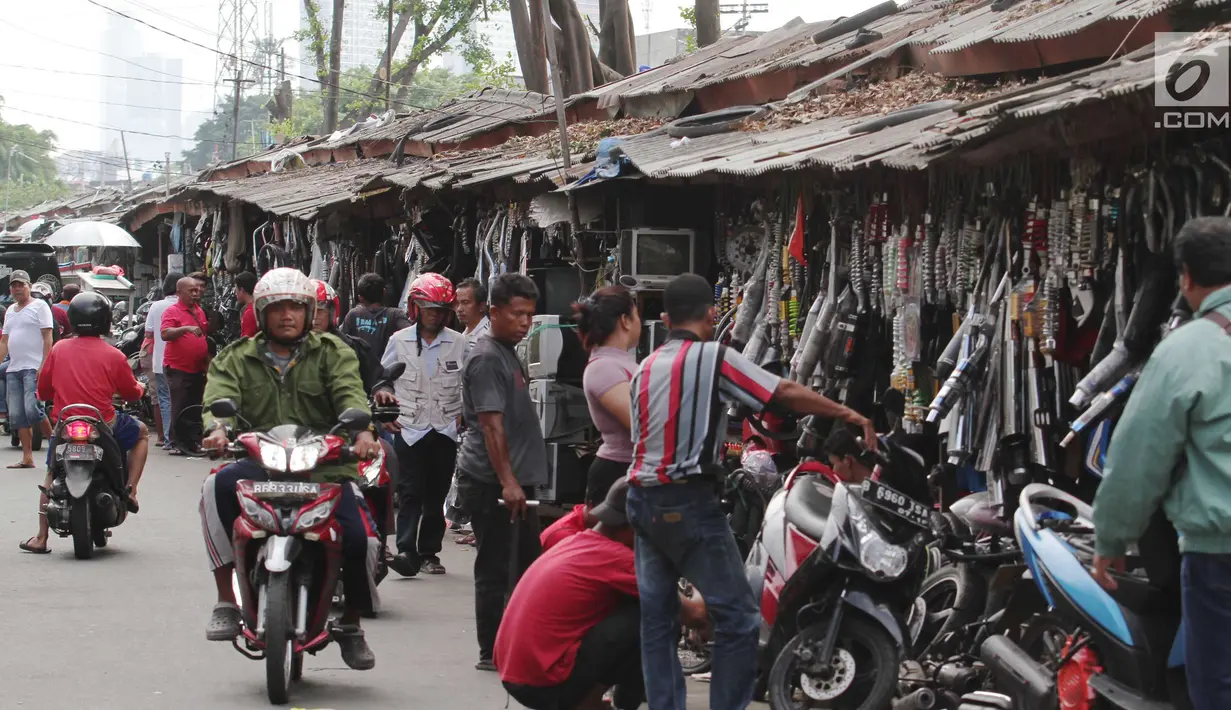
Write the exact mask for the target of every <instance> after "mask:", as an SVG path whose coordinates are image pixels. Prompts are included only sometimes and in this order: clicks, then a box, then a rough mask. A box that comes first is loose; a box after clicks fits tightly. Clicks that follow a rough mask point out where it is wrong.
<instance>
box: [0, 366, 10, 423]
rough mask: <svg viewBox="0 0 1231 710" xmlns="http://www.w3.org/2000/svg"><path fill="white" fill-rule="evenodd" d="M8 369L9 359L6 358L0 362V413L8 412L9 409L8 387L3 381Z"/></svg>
mask: <svg viewBox="0 0 1231 710" xmlns="http://www.w3.org/2000/svg"><path fill="white" fill-rule="evenodd" d="M8 371H9V361H8V360H7V359H6V360H5V361H4V362H3V363H0V414H8V411H9V388H8V383H7V382H5V380H6V379H8V378H6V377H5V374H6V373H7V372H8Z"/></svg>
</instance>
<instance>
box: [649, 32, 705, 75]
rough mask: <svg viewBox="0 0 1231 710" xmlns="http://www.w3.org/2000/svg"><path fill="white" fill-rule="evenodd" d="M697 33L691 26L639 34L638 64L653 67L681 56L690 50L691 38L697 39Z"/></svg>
mask: <svg viewBox="0 0 1231 710" xmlns="http://www.w3.org/2000/svg"><path fill="white" fill-rule="evenodd" d="M696 34H697V33H696V31H695V30H693V29H691V28H689V29H675V30H665V31H663V32H651V33H649V34H643V35H637V47H636V50H637V66H638V67H651V68H652V67H656V66H659V65H661V64H664V63H666V61H667V60H668V59H674V58H675V57H678V56H680V55H681V54H683V53H684V52H687V51H688V46H689V40H690V39H693V40H694V41H695V38H696Z"/></svg>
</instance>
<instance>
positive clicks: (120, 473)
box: [40, 404, 128, 560]
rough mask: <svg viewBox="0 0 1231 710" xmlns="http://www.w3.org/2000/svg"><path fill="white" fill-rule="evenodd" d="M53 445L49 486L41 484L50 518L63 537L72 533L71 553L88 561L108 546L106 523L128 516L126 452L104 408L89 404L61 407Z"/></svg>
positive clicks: (48, 518) (109, 525)
mask: <svg viewBox="0 0 1231 710" xmlns="http://www.w3.org/2000/svg"><path fill="white" fill-rule="evenodd" d="M73 412H76V414H73ZM52 445H53V446H54V450H53V451H52V454H51V471H52V480H51V488H50V489H43V492H44V493H45V494H47V498H48V500H47V523H48V525H50V526H51V529H52V530H54V531H55V532H56V534H57V535H59V536H60V537H68V536H70V535H71V536H72V538H73V555H74V556H76V557H77V559H79V560H87V559H89V558H90V557H92V556H93V555H94V548H95V547H105V546H106V545H107V538H108V537H110V535H111V532H110V531H109V530H108V528H113V527H116V526H118V525H120V524H121V523H123V522H124V519H125V518H127V517H128V492H127V485H126V481H127V471H126V467H125V465H124V464H125V461H124V454H123V452H122V450H121V449H120V446H119V444H118V443H117V442H116V441H115V438H114V437H113V436H112V434H111V429H110V428H109V427H108V426H107V424H106V423H105V422H104V421H103V418H102V413H101V412H99V411H98V409H96V408H94V407H92V406H90V405H88V404H70V405H68V406H66V407H64V408H63V409H61V410H60V420H59V421H58V422H57V423H56V428H55V431H54V434H53V438H52ZM40 488H42V486H40Z"/></svg>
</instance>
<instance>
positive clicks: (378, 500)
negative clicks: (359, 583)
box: [337, 362, 406, 603]
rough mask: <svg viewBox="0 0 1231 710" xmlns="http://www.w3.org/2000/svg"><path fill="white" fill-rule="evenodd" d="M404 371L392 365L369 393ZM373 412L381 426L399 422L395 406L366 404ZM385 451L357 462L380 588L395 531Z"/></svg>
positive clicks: (403, 365) (389, 467)
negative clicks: (372, 530) (372, 532)
mask: <svg viewBox="0 0 1231 710" xmlns="http://www.w3.org/2000/svg"><path fill="white" fill-rule="evenodd" d="M405 371H406V363H404V362H399V363H395V364H394V365H393V366H392V367H386V368H385V369H384V371H383V372H381V379H380V381H379V382H377V383H375V384H373V385H372V392H373V393H375V392H376V390H377V389H379V388H382V387H386V386H388V385H390V384H392V383H393V382H394V381H396V380H397V379H398V378H399V377H401V376H402V373H403V372H405ZM369 405H370V406H371V408H372V418H373V419H375V420H376V421H377V422H380V423H387V422H396V421H397V419H398V414H399V410H398V406H397V405H390V406H387V407H381V406H378V405H377V404H376V401H375V399H374V398H373V399H372V400H370V401H369ZM385 449H386V447H385V446H382V447H381V452H380V454H379V455H378V456H377V457H376V458H374V459H371V460H369V461H360V462H359V480H358V484H359V490H360V491H362V492H363V498H364V500H365V501H367V504H368V510H369V511H371V513H372V519H373V520H374V521H376V528H377V530H376V536H377V537H378V538H379V539H380V555H379V556H378V557H377V560H378V562H377V566H376V583H377V584H380V583H381V581H383V580H384V578H385V577H386V576H388V574H389V564H388V549H389V544H388V540H389V536H390V535H392V534H393V531H394V524H395V523H394V520H395V518H396V506H394V504H393V488H394V486H393V474H394V471H393V470H392V469H393V466H392V465H391V462H390V461H389V460H388V457H387V456H386V451H385ZM337 597H338V598H337V601H338V602H339V603H341V600H342V591H341V585H339V586H338V594H337Z"/></svg>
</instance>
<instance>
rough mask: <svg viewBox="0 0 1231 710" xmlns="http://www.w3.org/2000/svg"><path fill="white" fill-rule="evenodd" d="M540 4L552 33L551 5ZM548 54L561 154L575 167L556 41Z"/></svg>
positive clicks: (550, 45)
mask: <svg viewBox="0 0 1231 710" xmlns="http://www.w3.org/2000/svg"><path fill="white" fill-rule="evenodd" d="M540 4H541V5H542V8H543V28H544V29H545V30H546V31H547V32H549V33H550V32H551V7H550V6H549V3H548V2H547V0H542V2H541V3H540ZM547 56H548V58H549V59H550V60H551V91H552V93H553V94H555V96H556V122H557V123H559V124H560V155H561V157H563V158H564V169H565V170H567V169H569V168H571V167H573V160H572V157H571V156H570V155H569V150H568V117H567V116H565V115H564V86H563V82H561V80H560V56H559V53H558V52H556V43H555V42H551V41H549V42H547Z"/></svg>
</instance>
